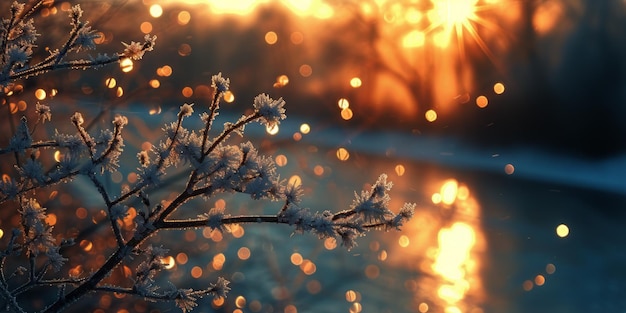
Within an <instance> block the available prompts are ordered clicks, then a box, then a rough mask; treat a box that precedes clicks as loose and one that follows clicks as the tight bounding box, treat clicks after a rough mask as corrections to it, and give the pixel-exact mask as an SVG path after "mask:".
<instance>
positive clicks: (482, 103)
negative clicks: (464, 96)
mask: <svg viewBox="0 0 626 313" xmlns="http://www.w3.org/2000/svg"><path fill="white" fill-rule="evenodd" d="M488 104H489V99H487V97H485V96H478V98H476V105H477V106H478V107H479V108H481V109H482V108H485V107H487V105H488Z"/></svg>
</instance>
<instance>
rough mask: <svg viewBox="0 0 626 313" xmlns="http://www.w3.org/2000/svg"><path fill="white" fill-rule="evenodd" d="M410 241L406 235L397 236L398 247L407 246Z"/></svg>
mask: <svg viewBox="0 0 626 313" xmlns="http://www.w3.org/2000/svg"><path fill="white" fill-rule="evenodd" d="M410 243H411V241H410V240H409V237H407V236H406V235H402V236H400V238H398V245H400V247H402V248H406V247H408V246H409V244H410Z"/></svg>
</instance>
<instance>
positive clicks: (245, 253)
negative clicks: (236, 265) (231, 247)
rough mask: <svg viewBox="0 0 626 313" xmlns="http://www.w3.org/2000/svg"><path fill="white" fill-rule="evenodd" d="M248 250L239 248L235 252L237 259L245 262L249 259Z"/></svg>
mask: <svg viewBox="0 0 626 313" xmlns="http://www.w3.org/2000/svg"><path fill="white" fill-rule="evenodd" d="M250 254H251V253H250V249H249V248H247V247H241V248H239V250H237V257H238V258H239V259H240V260H247V259H249V258H250Z"/></svg>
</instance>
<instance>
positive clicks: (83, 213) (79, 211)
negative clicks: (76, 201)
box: [76, 207, 87, 220]
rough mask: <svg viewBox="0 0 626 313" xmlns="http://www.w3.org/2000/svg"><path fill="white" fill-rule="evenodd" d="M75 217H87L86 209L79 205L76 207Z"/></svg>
mask: <svg viewBox="0 0 626 313" xmlns="http://www.w3.org/2000/svg"><path fill="white" fill-rule="evenodd" d="M76 217H78V218H79V219H81V220H83V219H86V218H87V209H85V208H83V207H80V208H78V209H76Z"/></svg>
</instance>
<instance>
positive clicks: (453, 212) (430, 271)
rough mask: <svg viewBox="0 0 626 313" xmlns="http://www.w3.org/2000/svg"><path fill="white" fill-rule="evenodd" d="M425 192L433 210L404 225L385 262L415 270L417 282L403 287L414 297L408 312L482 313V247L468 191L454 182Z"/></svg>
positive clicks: (477, 209)
mask: <svg viewBox="0 0 626 313" xmlns="http://www.w3.org/2000/svg"><path fill="white" fill-rule="evenodd" d="M426 189H427V190H428V189H429V190H432V191H433V192H432V194H431V200H432V203H433V205H434V206H435V207H436V210H432V208H424V209H423V210H421V211H420V212H419V213H418V214H417V215H416V220H415V221H412V222H411V223H409V224H408V225H406V228H405V229H404V235H401V236H399V237H398V240H397V245H395V246H394V247H395V248H393V249H392V250H391V251H389V253H388V256H389V257H388V259H389V262H390V264H396V265H398V266H405V267H407V268H415V269H417V271H418V275H417V277H416V278H414V279H410V280H407V281H406V282H405V286H406V287H407V289H408V290H411V291H413V292H414V294H415V298H414V300H415V303H414V304H413V306H412V307H414V308H416V309H417V310H418V311H419V312H424V313H425V312H446V313H456V312H482V309H481V305H482V302H481V301H483V299H484V290H483V285H482V281H481V276H480V268H481V263H482V262H481V259H482V254H483V253H484V252H485V248H486V247H485V240H484V237H483V231H482V229H481V226H480V224H479V220H480V205H479V204H478V202H477V201H476V199H475V198H474V197H473V196H472V194H471V190H470V188H469V187H468V186H467V185H466V184H464V183H461V182H459V181H458V180H456V179H454V178H449V179H444V180H437V181H436V182H434V183H433V184H431V187H428V188H426ZM394 250H395V251H394ZM397 250H402V252H400V251H397Z"/></svg>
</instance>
